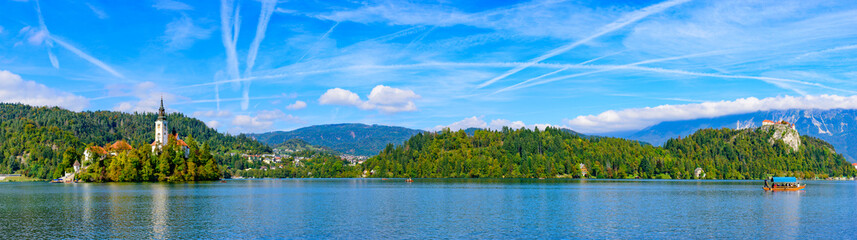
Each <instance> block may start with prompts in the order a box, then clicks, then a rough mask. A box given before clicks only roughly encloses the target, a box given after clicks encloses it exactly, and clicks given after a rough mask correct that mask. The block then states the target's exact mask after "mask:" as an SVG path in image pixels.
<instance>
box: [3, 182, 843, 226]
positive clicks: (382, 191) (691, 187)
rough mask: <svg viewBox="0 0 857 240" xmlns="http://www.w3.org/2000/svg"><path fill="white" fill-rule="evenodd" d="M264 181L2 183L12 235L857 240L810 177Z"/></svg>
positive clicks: (832, 194) (833, 197) (837, 196)
mask: <svg viewBox="0 0 857 240" xmlns="http://www.w3.org/2000/svg"><path fill="white" fill-rule="evenodd" d="M806 183H808V185H807V188H806V190H805V191H802V192H791V193H787V192H777V193H770V192H764V191H762V189H761V186H762V183H761V182H760V181H681V180H673V181H669V180H635V181H634V180H566V179H557V180H553V179H547V180H538V179H415V182H414V183H406V182H404V180H402V179H390V180H386V181H384V180H381V179H258V180H230V181H227V182H226V183H220V182H206V183H186V184H163V183H133V184H129V183H111V184H91V183H79V184H49V183H0V228H2V233H3V234H4V235H3V236H2V238H5V239H10V238H12V239H14V238H24V239H33V238H38V239H59V238H182V239H184V238H204V239H208V238H303V239H318V238H328V239H329V238H333V239H377V238H384V239H390V238H392V239H401V238H407V239H426V238H453V239H461V238H466V239H472V238H490V239H508V238H539V239H556V238H586V239H593V238H594V239H606V238H611V239H613V238H620V239H629V238H655V239H661V238H695V239H699V238H704V239H711V238H741V239H795V238H797V239H846V238H854V236H857V220H855V217H857V184H855V182H854V181H807V182H806Z"/></svg>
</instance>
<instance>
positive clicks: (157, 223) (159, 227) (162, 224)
mask: <svg viewBox="0 0 857 240" xmlns="http://www.w3.org/2000/svg"><path fill="white" fill-rule="evenodd" d="M168 191H169V190H168V189H167V187H166V186H164V185H161V184H155V185H153V186H152V233H153V234H154V235H155V236H154V237H155V238H157V239H164V238H166V237H167V198H168V197H169V196H168Z"/></svg>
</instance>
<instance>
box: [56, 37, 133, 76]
mask: <svg viewBox="0 0 857 240" xmlns="http://www.w3.org/2000/svg"><path fill="white" fill-rule="evenodd" d="M49 38H50V39H51V40H53V41H54V42H56V43H57V44H59V45H60V46H62V47H63V48H65V49H68V50H69V51H71V52H72V53H74V54H75V55H77V56H78V57H80V58H83V59H84V60H86V61H88V62H90V63H92V64H94V65H95V66H98V67H99V68H101V69H104V71H107V72H109V73H110V74H112V75H113V76H116V77H118V78H125V76H123V75H122V74H121V73H119V72H117V71H116V70H113V68H112V67H110V66H107V64H105V63H104V62H102V61H101V60H98V59H97V58H95V57H92V56H90V55H89V54H86V53H84V52H83V51H81V50H80V49H77V48H76V47H74V46H72V45H71V44H68V43H67V42H65V41H63V40H60V39H58V38H56V37H54V36H49Z"/></svg>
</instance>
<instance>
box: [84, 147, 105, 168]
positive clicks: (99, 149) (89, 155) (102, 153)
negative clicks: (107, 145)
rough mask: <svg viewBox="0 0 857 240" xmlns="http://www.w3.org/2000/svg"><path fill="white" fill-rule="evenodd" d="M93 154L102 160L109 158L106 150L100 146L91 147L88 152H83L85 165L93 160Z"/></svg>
mask: <svg viewBox="0 0 857 240" xmlns="http://www.w3.org/2000/svg"><path fill="white" fill-rule="evenodd" d="M93 153H95V154H98V156H100V157H101V158H104V157H105V156H107V151H106V150H104V148H102V147H99V146H89V147H87V148H86V150H83V162H84V164H85V163H87V162H89V161H90V160H92V157H93V155H92V154H93Z"/></svg>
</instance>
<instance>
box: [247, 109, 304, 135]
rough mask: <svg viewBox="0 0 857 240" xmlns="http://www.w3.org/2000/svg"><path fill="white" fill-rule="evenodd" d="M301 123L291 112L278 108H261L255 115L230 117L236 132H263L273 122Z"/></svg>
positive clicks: (269, 127) (269, 128) (268, 129)
mask: <svg viewBox="0 0 857 240" xmlns="http://www.w3.org/2000/svg"><path fill="white" fill-rule="evenodd" d="M282 121H285V122H292V123H303V121H302V120H301V119H300V118H299V117H296V116H292V115H291V114H285V113H283V112H282V111H280V110H273V111H267V110H262V111H259V112H257V113H256V116H255V117H252V116H250V115H237V116H235V118H233V119H232V127H233V129H232V130H233V131H236V132H264V131H270V130H272V129H271V127H272V126H273V125H274V122H282Z"/></svg>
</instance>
